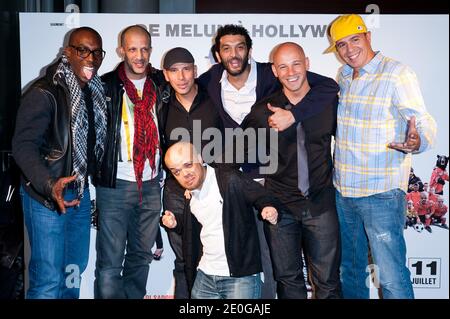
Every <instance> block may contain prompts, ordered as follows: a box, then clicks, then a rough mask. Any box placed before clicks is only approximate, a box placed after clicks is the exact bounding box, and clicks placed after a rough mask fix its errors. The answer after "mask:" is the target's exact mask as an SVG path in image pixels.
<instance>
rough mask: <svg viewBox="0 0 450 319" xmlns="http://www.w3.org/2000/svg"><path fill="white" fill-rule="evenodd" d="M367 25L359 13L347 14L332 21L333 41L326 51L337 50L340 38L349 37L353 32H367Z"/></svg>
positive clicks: (331, 32) (331, 33) (331, 36)
mask: <svg viewBox="0 0 450 319" xmlns="http://www.w3.org/2000/svg"><path fill="white" fill-rule="evenodd" d="M366 32H367V27H366V25H365V23H364V21H363V19H362V18H361V16H359V15H357V14H347V15H342V16H340V17H338V18H337V19H336V20H334V21H333V22H332V23H331V27H330V38H331V41H332V44H331V46H330V47H329V48H328V49H327V50H326V51H325V53H330V52H335V51H336V42H337V41H339V40H340V39H343V38H345V37H348V36H349V35H352V34H358V33H366Z"/></svg>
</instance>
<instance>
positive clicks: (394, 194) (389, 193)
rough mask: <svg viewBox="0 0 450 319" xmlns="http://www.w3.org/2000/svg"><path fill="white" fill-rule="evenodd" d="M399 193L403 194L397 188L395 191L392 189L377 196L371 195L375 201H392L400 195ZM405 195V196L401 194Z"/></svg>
mask: <svg viewBox="0 0 450 319" xmlns="http://www.w3.org/2000/svg"><path fill="white" fill-rule="evenodd" d="M401 193H403V191H402V190H401V189H399V188H396V189H392V190H390V191H387V192H384V193H379V194H375V195H372V196H373V197H374V198H376V199H385V200H389V199H393V198H396V197H398V196H400V195H401ZM403 195H405V194H403Z"/></svg>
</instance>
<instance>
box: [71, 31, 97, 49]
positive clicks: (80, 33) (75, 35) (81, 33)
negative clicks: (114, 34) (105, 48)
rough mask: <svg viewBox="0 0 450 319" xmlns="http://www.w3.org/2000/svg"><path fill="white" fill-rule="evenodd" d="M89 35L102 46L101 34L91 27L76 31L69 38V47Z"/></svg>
mask: <svg viewBox="0 0 450 319" xmlns="http://www.w3.org/2000/svg"><path fill="white" fill-rule="evenodd" d="M87 35H89V36H91V37H92V36H93V37H94V38H95V39H96V40H97V41H98V42H99V43H100V45H102V37H101V36H100V34H99V33H98V32H97V31H96V30H94V29H92V28H89V27H81V28H77V29H74V30H73V31H72V32H71V33H70V36H69V45H71V44H73V43H75V42H77V41H78V39H79V38H80V37H85V36H87Z"/></svg>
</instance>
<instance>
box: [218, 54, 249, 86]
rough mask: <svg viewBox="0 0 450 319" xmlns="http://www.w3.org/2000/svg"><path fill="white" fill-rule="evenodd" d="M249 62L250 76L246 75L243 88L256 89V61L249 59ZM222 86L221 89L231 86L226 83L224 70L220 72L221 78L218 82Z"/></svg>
mask: <svg viewBox="0 0 450 319" xmlns="http://www.w3.org/2000/svg"><path fill="white" fill-rule="evenodd" d="M249 62H250V74H249V75H248V78H247V81H245V85H244V87H250V88H251V87H256V78H257V70H256V68H257V66H256V61H255V60H253V59H252V58H249ZM219 82H220V83H221V84H222V88H224V87H227V86H231V84H230V82H228V73H227V70H226V69H224V70H223V72H222V77H221V78H220V81H219Z"/></svg>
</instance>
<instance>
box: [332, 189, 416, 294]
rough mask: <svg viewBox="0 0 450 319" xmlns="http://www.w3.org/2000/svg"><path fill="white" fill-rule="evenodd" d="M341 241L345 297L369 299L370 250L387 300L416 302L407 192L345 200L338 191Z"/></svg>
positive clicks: (396, 190)
mask: <svg viewBox="0 0 450 319" xmlns="http://www.w3.org/2000/svg"><path fill="white" fill-rule="evenodd" d="M336 206H337V211H338V217H339V223H340V229H341V241H342V263H341V281H342V289H343V294H344V298H351V299H368V298H369V296H370V292H369V287H370V286H369V280H370V269H368V268H367V266H368V254H369V247H370V252H371V254H372V259H373V264H374V266H375V268H374V269H375V271H378V274H379V276H378V278H379V282H380V286H381V289H382V294H383V298H387V299H394V298H395V299H412V298H414V292H413V289H412V284H411V274H410V272H409V270H408V268H407V267H406V244H405V239H404V237H403V229H404V228H403V226H404V222H405V211H406V202H405V193H404V192H403V191H402V190H400V189H394V190H391V191H388V192H384V193H380V194H375V195H372V196H368V197H356V198H351V197H343V196H342V195H341V194H340V193H339V192H336Z"/></svg>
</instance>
